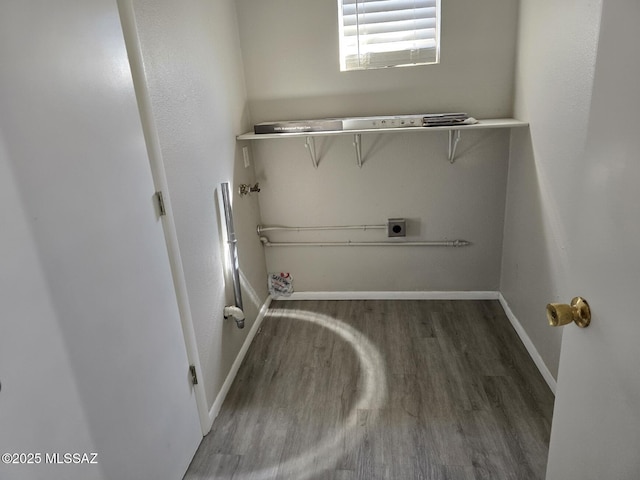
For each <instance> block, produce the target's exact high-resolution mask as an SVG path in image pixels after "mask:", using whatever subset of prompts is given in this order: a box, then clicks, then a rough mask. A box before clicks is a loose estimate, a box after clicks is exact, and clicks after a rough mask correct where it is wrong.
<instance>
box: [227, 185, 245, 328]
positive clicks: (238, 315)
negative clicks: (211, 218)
mask: <svg viewBox="0 0 640 480" xmlns="http://www.w3.org/2000/svg"><path fill="white" fill-rule="evenodd" d="M229 191H230V190H229V183H228V182H225V183H223V184H222V204H223V206H224V221H225V225H226V227H227V245H228V247H229V262H230V266H231V276H232V279H233V297H234V302H235V305H227V306H226V307H224V318H229V317H233V318H234V319H235V321H236V325H237V326H238V328H244V311H243V306H242V290H241V289H240V265H239V263H238V240H237V239H236V231H235V228H234V227H233V212H232V211H231V195H230V193H229Z"/></svg>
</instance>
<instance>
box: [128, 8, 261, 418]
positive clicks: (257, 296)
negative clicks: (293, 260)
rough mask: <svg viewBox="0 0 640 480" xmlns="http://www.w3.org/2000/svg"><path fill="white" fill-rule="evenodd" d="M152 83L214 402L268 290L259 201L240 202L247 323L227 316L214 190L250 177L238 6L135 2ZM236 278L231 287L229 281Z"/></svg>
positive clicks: (228, 295) (227, 297)
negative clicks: (244, 151)
mask: <svg viewBox="0 0 640 480" xmlns="http://www.w3.org/2000/svg"><path fill="white" fill-rule="evenodd" d="M133 6H134V11H135V16H136V23H137V28H138V34H139V39H140V42H141V47H142V55H143V63H144V69H145V74H146V80H147V87H148V89H149V93H150V96H151V106H152V110H153V116H154V119H155V124H156V127H157V133H158V137H159V140H160V147H161V153H162V158H163V160H164V166H165V170H166V175H167V180H168V184H169V193H170V198H171V202H172V208H173V212H174V216H175V224H176V228H177V234H178V242H179V245H180V254H181V257H182V261H183V267H184V273H185V278H186V283H187V290H188V295H189V303H190V307H191V315H192V318H193V323H194V328H195V333H196V339H197V347H198V353H199V357H200V362H201V368H202V374H203V378H202V381H203V382H204V385H205V389H206V395H207V402H208V405H209V407H211V406H212V405H213V402H214V401H215V399H216V397H217V395H218V393H219V392H220V387H221V385H222V383H223V382H224V380H225V378H226V376H227V374H228V372H229V369H230V367H231V364H232V363H233V361H234V360H235V358H236V356H237V354H238V351H239V349H240V347H241V345H242V343H243V341H244V339H245V338H246V334H247V332H248V331H249V329H250V327H251V325H252V322H253V321H254V320H255V318H256V316H257V313H258V310H259V307H260V306H261V305H262V303H263V302H264V300H265V298H266V296H267V292H266V280H265V279H266V270H265V262H264V255H263V252H262V249H261V246H260V245H259V242H258V240H257V238H256V236H255V234H254V233H253V232H254V229H255V225H256V223H258V218H259V214H258V205H257V201H256V199H255V197H252V198H245V199H235V201H234V223H235V226H236V230H237V235H238V241H239V250H240V254H239V256H240V265H241V269H242V271H243V273H244V274H245V277H246V278H247V280H248V283H247V284H246V285H245V288H244V289H243V300H244V305H245V312H246V314H247V323H246V327H245V329H244V330H239V329H237V327H236V325H235V322H234V321H233V320H232V319H229V320H224V319H223V315H222V311H223V308H224V306H225V305H228V304H231V303H232V302H233V295H232V291H231V290H230V289H229V286H228V285H227V287H226V291H225V277H224V264H225V261H226V258H225V257H224V253H225V252H224V249H223V247H222V244H221V237H220V233H221V232H220V228H221V227H222V228H224V226H223V224H221V223H220V219H219V218H218V217H219V214H218V207H217V204H216V202H217V190H218V189H219V188H220V184H221V183H222V182H227V181H228V182H231V185H232V191H236V190H237V185H239V184H240V183H249V182H252V181H253V178H254V173H253V167H250V168H247V169H245V168H244V166H243V163H242V155H241V152H240V151H239V150H238V147H237V145H236V140H235V136H236V135H238V134H239V133H242V131H243V130H244V129H246V128H248V119H247V112H246V110H247V109H246V105H245V103H246V102H245V96H246V94H245V87H244V80H243V71H242V60H241V55H240V50H239V47H238V43H239V42H238V32H237V21H236V16H235V8H234V2H233V1H231V0H225V1H216V2H212V1H204V0H199V1H195V2H187V3H184V2H182V3H180V2H171V1H168V0H167V1H159V2H158V1H147V0H134V1H133ZM228 283H229V282H227V284H228Z"/></svg>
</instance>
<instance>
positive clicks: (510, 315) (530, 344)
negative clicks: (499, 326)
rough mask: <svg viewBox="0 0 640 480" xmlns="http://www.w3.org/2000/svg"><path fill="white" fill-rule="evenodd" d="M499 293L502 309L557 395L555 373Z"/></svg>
mask: <svg viewBox="0 0 640 480" xmlns="http://www.w3.org/2000/svg"><path fill="white" fill-rule="evenodd" d="M498 295H499V296H498V300H500V305H502V309H503V310H504V313H506V314H507V318H508V319H509V321H510V322H511V325H513V328H514V329H515V331H516V333H517V334H518V336H519V337H520V340H521V341H522V343H523V344H524V346H525V348H526V349H527V352H529V356H530V357H531V359H532V360H533V362H534V363H535V364H536V367H538V370H539V371H540V373H541V374H542V376H543V377H544V379H545V381H546V382H547V385H549V388H550V389H551V391H552V392H553V394H554V395H555V394H556V379H555V378H553V375H552V374H551V372H550V371H549V369H548V368H547V366H546V364H545V363H544V360H543V359H542V356H540V353H539V352H538V349H537V348H536V347H535V345H534V344H533V342H532V341H531V339H530V338H529V335H527V332H526V330H525V329H524V327H523V326H522V324H521V323H520V322H519V321H518V319H517V318H516V316H515V315H514V313H513V311H512V310H511V308H509V304H508V303H507V300H506V299H505V298H504V297H503V296H502V293H499V294H498Z"/></svg>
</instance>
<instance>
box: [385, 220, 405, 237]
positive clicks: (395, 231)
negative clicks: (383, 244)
mask: <svg viewBox="0 0 640 480" xmlns="http://www.w3.org/2000/svg"><path fill="white" fill-rule="evenodd" d="M387 236H388V237H406V236H407V221H406V220H405V219H404V218H390V219H388V220H387Z"/></svg>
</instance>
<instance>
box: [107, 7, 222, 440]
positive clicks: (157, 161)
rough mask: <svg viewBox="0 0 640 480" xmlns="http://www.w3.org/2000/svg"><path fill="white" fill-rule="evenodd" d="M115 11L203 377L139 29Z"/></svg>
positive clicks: (203, 410)
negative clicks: (118, 18) (161, 197)
mask: <svg viewBox="0 0 640 480" xmlns="http://www.w3.org/2000/svg"><path fill="white" fill-rule="evenodd" d="M118 9H119V12H120V22H121V23H122V29H123V34H124V39H125V44H126V48H127V55H128V57H129V65H130V68H131V75H132V77H133V85H134V89H135V93H136V100H137V102H138V111H139V113H140V120H141V124H142V130H143V133H144V139H145V143H146V147H147V153H148V156H149V164H150V166H151V175H152V177H153V182H154V186H155V188H156V190H157V191H160V192H162V194H163V200H164V205H165V209H166V215H165V216H163V217H160V218H161V219H162V220H161V221H162V228H163V231H164V238H165V243H166V245H167V253H168V255H169V262H170V265H171V274H172V277H173V284H174V287H175V291H176V301H177V304H178V310H179V314H180V324H181V326H182V332H183V335H184V342H185V348H186V352H187V361H188V362H189V365H193V366H195V368H196V375H198V378H202V376H203V375H202V368H201V365H200V356H199V355H198V346H197V341H196V333H195V329H194V326H193V318H192V316H191V307H190V305H189V294H188V291H187V282H186V279H185V274H184V269H183V264H182V257H181V255H180V247H179V246H178V232H177V229H176V225H175V221H174V217H173V207H172V205H171V198H170V195H169V184H168V182H167V176H166V171H165V168H164V160H163V158H162V151H161V148H160V138H159V136H158V129H157V127H156V123H155V119H154V116H153V111H152V110H153V109H152V107H151V94H150V93H149V89H148V82H147V78H146V73H145V70H144V63H143V61H142V45H141V43H140V37H139V32H138V27H137V24H136V21H135V12H134V10H133V3H132V1H131V0H118ZM193 391H194V394H195V400H196V406H197V409H198V417H199V419H200V429H201V431H202V435H203V436H204V435H206V434H207V433H208V431H209V430H210V429H211V426H210V425H208V423H209V418H208V415H207V397H206V393H205V390H204V385H202V382H200V383H199V384H197V385H194V386H193Z"/></svg>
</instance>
